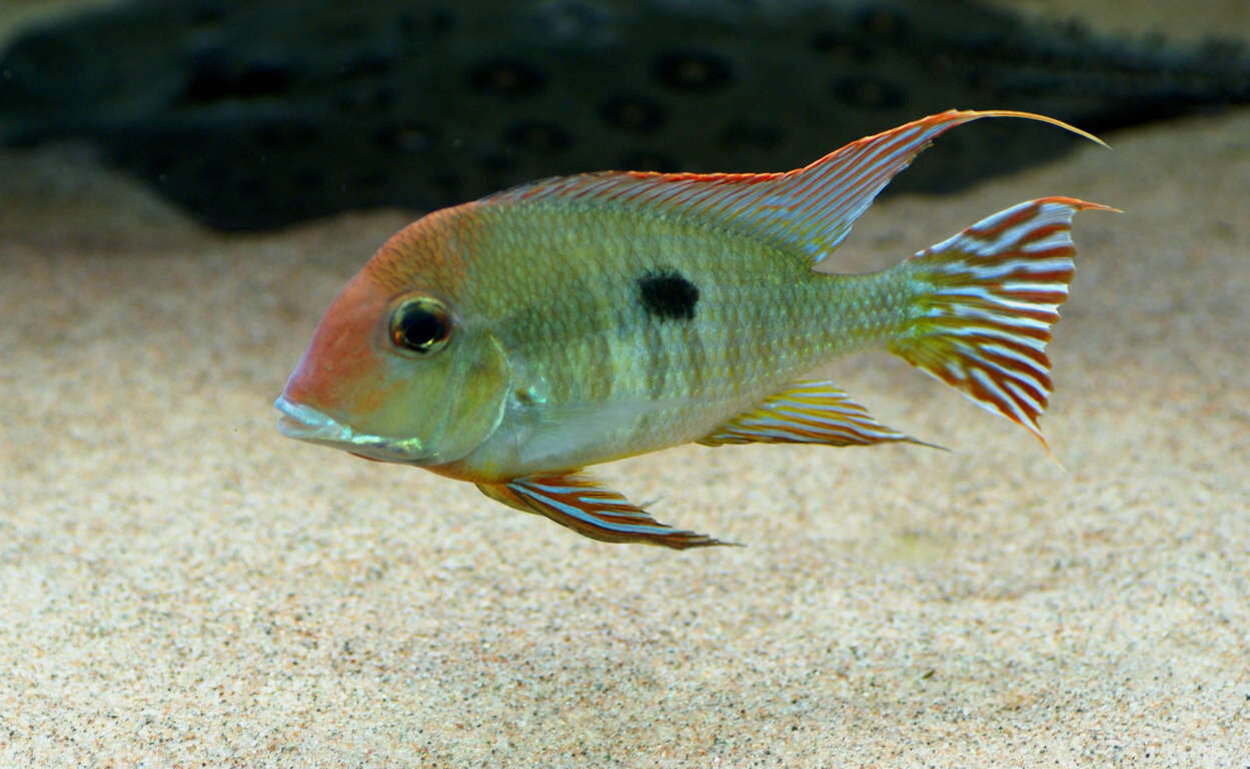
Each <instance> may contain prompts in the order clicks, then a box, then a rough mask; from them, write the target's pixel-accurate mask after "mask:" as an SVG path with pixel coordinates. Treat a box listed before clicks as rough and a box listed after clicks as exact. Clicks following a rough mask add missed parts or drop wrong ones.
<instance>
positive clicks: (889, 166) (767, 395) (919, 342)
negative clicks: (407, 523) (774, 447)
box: [276, 110, 1111, 548]
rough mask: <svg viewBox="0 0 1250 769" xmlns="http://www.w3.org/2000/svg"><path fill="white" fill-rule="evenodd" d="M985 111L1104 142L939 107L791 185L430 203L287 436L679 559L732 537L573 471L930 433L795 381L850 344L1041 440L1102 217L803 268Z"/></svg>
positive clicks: (758, 181) (555, 184) (362, 279)
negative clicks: (686, 448)
mask: <svg viewBox="0 0 1250 769" xmlns="http://www.w3.org/2000/svg"><path fill="white" fill-rule="evenodd" d="M983 117H1025V118H1031V119H1035V120H1042V121H1045V122H1048V123H1052V124H1055V125H1058V126H1061V127H1063V128H1066V129H1068V130H1070V131H1073V132H1075V133H1078V134H1080V135H1082V136H1085V137H1087V138H1090V139H1093V140H1094V141H1098V139H1096V138H1095V137H1093V136H1090V135H1089V134H1087V133H1085V132H1084V131H1081V130H1079V129H1076V128H1073V127H1071V126H1068V125H1066V124H1064V123H1062V122H1060V121H1058V120H1055V119H1053V118H1047V117H1043V116H1040V115H1033V114H1030V113H1023V112H1013V111H984V112H975V111H956V110H950V111H947V112H943V113H941V114H937V115H932V116H930V117H927V118H924V119H921V120H917V121H915V122H912V123H908V124H906V125H903V126H899V127H898V128H895V129H893V130H891V131H886V132H884V133H881V134H877V135H875V136H870V137H867V138H864V139H860V140H859V141H856V142H852V143H851V144H848V145H847V146H845V147H843V148H842V149H839V150H837V151H835V152H833V153H831V154H829V155H827V156H825V157H823V158H821V159H820V160H817V161H816V162H815V163H812V164H811V165H809V166H806V167H804V168H800V169H797V170H794V171H790V172H788V173H766V174H688V173H676V174H661V173H636V172H606V173H593V174H582V175H577V176H569V177H561V178H554V179H547V180H545V181H539V182H535V183H532V184H529V185H525V186H522V187H518V188H514V189H511V190H506V191H504V192H500V193H497V194H495V195H492V196H490V197H487V198H484V199H482V200H478V201H475V202H471V203H465V204H463V205H459V206H455V207H453V208H447V209H443V210H440V211H435V212H434V213H431V214H429V215H428V216H425V217H423V218H421V219H419V220H418V221H416V222H414V223H412V224H410V225H409V226H407V227H405V228H404V229H402V230H400V231H399V232H398V233H396V234H395V235H394V236H393V237H391V239H390V240H388V241H387V242H386V243H385V244H384V245H383V246H382V248H381V249H380V250H379V251H378V252H377V254H375V255H374V257H373V258H372V259H371V260H370V261H369V262H368V263H367V264H366V265H365V267H364V269H362V270H361V271H360V273H359V274H357V275H356V276H355V277H354V278H352V280H351V281H350V282H349V283H348V284H347V285H346V286H345V287H344V288H343V290H342V291H341V292H340V293H339V295H338V297H337V298H335V299H334V301H333V303H332V304H331V305H330V308H329V309H328V310H327V311H326V313H325V316H324V317H323V318H322V319H321V322H320V324H319V325H318V326H317V330H316V332H315V334H314V335H313V339H312V342H311V344H310V345H309V347H308V350H307V352H305V353H304V357H303V359H302V360H301V361H300V363H299V366H298V367H297V368H296V370H295V372H294V373H293V374H292V375H291V378H290V380H289V381H288V382H287V385H286V390H285V391H284V392H283V394H282V396H281V397H280V398H278V401H277V403H276V406H277V408H278V409H279V411H281V412H282V416H281V418H280V421H279V423H278V429H279V430H280V431H281V432H282V433H283V434H284V435H287V436H289V437H292V438H298V439H301V440H306V441H311V442H314V443H322V444H325V445H328V446H334V447H336V448H341V449H344V450H346V451H348V452H351V453H353V454H356V455H359V456H362V457H366V458H370V459H377V460H383V461H387V462H398V463H402V464H410V465H417V466H420V467H425V468H427V469H429V470H433V471H434V472H436V473H440V474H443V475H446V476H450V477H452V478H458V479H461V480H466V481H471V482H473V483H475V484H477V486H478V488H480V489H481V490H482V491H483V492H484V493H485V494H486V495H487V496H489V497H491V498H492V499H495V500H498V501H500V502H503V503H504V504H507V505H510V506H512V507H515V508H518V509H520V510H524V511H526V512H531V513H538V514H541V515H545V516H547V517H549V518H551V519H552V520H554V521H556V522H557V523H559V524H561V525H564V526H567V527H569V528H571V529H574V530H576V531H578V532H580V533H581V534H584V535H586V536H589V537H593V538H595V539H599V540H604V541H609V542H646V543H651V544H658V545H665V546H668V547H674V548H686V547H692V546H699V545H713V544H721V543H720V542H718V541H717V540H714V539H712V538H710V537H708V536H706V535H702V534H696V533H694V532H690V531H682V530H680V529H675V528H673V527H670V526H668V525H665V524H663V523H659V522H657V521H656V520H655V519H654V518H652V517H651V516H650V515H649V514H648V513H647V512H645V511H644V510H643V509H641V508H640V507H638V506H635V505H633V504H631V503H630V502H629V501H627V500H626V499H625V498H624V497H623V496H621V495H620V494H617V493H616V492H614V491H611V490H609V489H607V488H604V487H602V486H601V485H599V484H598V483H596V481H595V480H593V479H592V478H590V477H588V476H586V475H583V474H581V473H580V470H581V468H583V467H585V466H586V465H590V464H595V463H597V462H606V461H609V460H613V459H618V458H621V457H626V456H632V455H635V454H641V453H645V452H649V451H655V450H657V449H662V448H665V447H668V446H674V445H677V444H682V443H687V442H691V441H695V442H698V443H701V444H704V445H708V446H719V445H724V444H734V443H823V444H827V445H831V446H849V445H868V444H874V443H883V442H895V441H908V442H912V443H920V441H916V440H914V439H912V438H910V437H908V436H906V435H904V434H902V433H900V432H896V431H895V430H892V429H890V428H888V427H885V426H883V425H881V424H879V423H877V422H876V421H875V420H874V419H873V418H872V417H871V416H869V414H868V413H867V411H865V410H864V408H863V407H862V406H860V405H859V404H857V403H856V402H855V401H853V400H851V398H850V397H848V396H847V394H846V393H844V392H842V391H841V390H839V389H838V388H837V387H836V386H834V385H833V384H832V383H830V382H825V381H811V380H804V379H802V377H803V375H804V374H806V373H807V372H809V371H811V370H812V369H814V368H816V367H818V366H820V365H821V364H823V363H826V362H827V361H829V360H830V359H831V358H834V357H836V356H838V355H841V354H844V353H848V352H852V351H856V350H863V349H868V348H886V349H889V350H890V351H892V352H893V353H895V354H897V355H899V356H901V357H902V358H903V359H904V360H906V361H907V362H909V363H911V364H912V365H914V366H917V367H919V368H920V369H922V370H923V371H925V372H926V373H928V374H930V375H932V376H934V377H936V378H938V379H941V380H942V381H944V382H946V383H948V384H950V385H952V386H953V387H956V388H958V389H959V390H960V391H961V392H962V393H963V394H964V395H965V396H967V397H968V398H970V399H971V400H973V401H974V402H975V403H977V404H978V405H980V406H982V407H984V408H986V409H988V410H990V411H994V412H997V413H999V414H1001V415H1003V416H1004V417H1006V418H1008V419H1010V420H1012V421H1013V422H1016V423H1017V424H1019V425H1021V426H1022V427H1024V428H1025V429H1027V430H1029V431H1030V432H1032V433H1033V434H1034V435H1036V436H1037V437H1038V438H1039V439H1041V438H1042V435H1041V432H1040V429H1039V428H1038V424H1037V419H1038V417H1039V416H1041V414H1042V412H1044V411H1045V409H1046V404H1047V400H1048V397H1049V395H1050V389H1051V382H1050V377H1049V368H1050V361H1049V359H1048V358H1047V356H1046V352H1045V348H1046V343H1047V342H1048V341H1049V340H1050V338H1051V332H1050V329H1051V325H1052V324H1053V323H1054V322H1055V321H1056V320H1058V317H1059V315H1058V312H1057V310H1058V307H1059V305H1060V304H1061V303H1062V302H1063V301H1064V299H1066V298H1067V292H1068V283H1069V281H1071V279H1072V276H1073V274H1074V266H1073V261H1072V257H1073V255H1074V253H1075V251H1074V248H1073V245H1072V239H1071V236H1070V230H1071V221H1072V217H1073V215H1074V214H1075V213H1076V212H1077V211H1081V210H1085V209H1102V210H1111V209H1107V207H1106V206H1101V205H1097V204H1094V203H1086V202H1084V201H1081V200H1076V199H1073V198H1063V197H1051V198H1041V199H1038V200H1032V201H1028V202H1024V203H1020V204H1018V205H1015V206H1012V207H1011V208H1008V209H1006V210H1004V211H1000V212H999V213H996V214H993V215H992V216H989V217H987V218H985V219H983V220H982V221H980V222H977V223H976V224H974V225H972V226H971V227H968V228H967V229H965V230H964V231H962V232H960V233H958V234H956V235H954V236H953V237H950V238H948V239H946V240H943V241H942V242H940V243H938V244H936V245H934V246H930V247H929V248H926V249H924V250H923V251H920V252H918V253H916V254H915V255H913V256H912V257H910V258H908V259H906V260H904V261H903V262H901V263H900V264H898V265H896V266H894V267H892V268H890V269H886V270H882V271H880V272H876V273H871V274H865V275H835V274H827V273H823V272H817V271H814V270H813V267H814V266H815V265H816V264H817V263H818V262H820V261H821V260H823V259H825V258H826V257H827V256H828V255H829V254H830V252H832V251H833V250H834V249H835V248H836V247H837V246H838V244H839V243H841V242H842V240H843V239H844V238H845V237H846V236H847V233H849V232H850V229H851V225H852V224H853V223H854V221H855V219H856V218H858V217H859V215H860V214H862V213H863V212H864V211H865V210H866V209H867V208H868V206H869V205H870V204H871V203H872V200H873V198H874V197H875V196H876V195H877V193H878V192H880V191H881V189H882V188H883V187H885V185H886V184H887V183H889V181H890V179H891V177H893V176H894V175H895V174H896V173H898V172H899V171H901V170H902V169H903V168H904V167H905V166H906V165H907V164H908V163H909V162H910V161H911V160H912V159H913V158H914V157H915V156H916V154H917V153H919V152H920V151H921V150H922V149H924V147H925V146H927V145H928V144H929V142H931V141H932V140H933V139H934V138H936V137H937V136H939V135H940V134H942V133H943V132H945V131H947V130H948V129H950V128H953V127H954V126H956V125H959V124H961V123H966V122H968V121H971V120H976V119H978V118H983ZM1099 143H1101V142H1099Z"/></svg>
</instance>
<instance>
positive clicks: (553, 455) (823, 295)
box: [376, 199, 914, 478]
mask: <svg viewBox="0 0 1250 769" xmlns="http://www.w3.org/2000/svg"><path fill="white" fill-rule="evenodd" d="M410 230H411V231H410V232H409V231H406V232H405V233H402V234H401V235H400V236H398V238H397V241H400V242H402V241H407V242H410V243H411V244H412V246H413V248H414V249H417V248H419V249H420V250H421V251H424V252H426V253H428V254H429V258H428V259H422V258H421V257H420V256H418V255H417V253H409V252H408V251H407V250H406V249H404V248H403V247H402V246H401V247H400V248H399V249H397V251H396V253H397V254H398V253H402V254H403V258H402V263H403V264H404V265H405V266H409V267H410V268H411V270H412V272H411V273H410V274H409V273H408V272H407V270H404V271H403V272H404V274H403V277H402V280H403V281H405V282H410V281H411V280H412V276H413V275H421V276H422V277H423V279H424V280H425V281H426V282H427V284H428V287H429V288H431V289H433V290H435V291H439V292H444V293H448V294H452V293H453V292H454V294H455V295H456V296H457V297H458V303H457V304H458V307H459V312H460V313H461V314H462V315H463V316H464V318H465V319H466V321H467V322H471V323H475V324H476V323H481V324H483V325H484V326H486V327H488V328H490V329H491V330H492V332H493V333H494V334H495V335H496V336H497V337H498V339H499V342H500V344H501V346H502V348H503V349H504V350H505V351H506V354H507V357H508V360H509V362H510V366H511V371H512V393H511V397H510V403H509V405H508V407H507V408H506V410H505V413H504V417H503V421H502V423H501V424H500V425H499V429H498V430H497V431H496V433H495V434H494V435H493V436H492V437H491V438H490V439H489V440H488V441H486V442H485V443H484V444H483V445H482V446H481V447H480V448H479V449H478V450H477V451H475V452H474V453H473V454H471V455H469V456H467V457H465V458H464V459H463V460H462V461H460V462H457V463H455V465H453V466H451V467H448V468H446V470H447V471H448V472H449V473H451V474H455V475H464V476H468V477H473V478H478V477H482V476H492V477H509V476H511V475H524V474H527V473H531V472H537V471H549V470H553V469H566V468H578V467H582V466H584V465H588V464H594V463H597V462H603V461H607V460H610V459H615V458H619V457H624V456H630V455H633V454H641V453H645V452H649V451H654V450H656V449H659V448H664V447H667V446H673V445H678V444H682V443H687V442H690V441H693V440H697V439H699V438H700V437H702V436H704V435H706V434H707V433H708V432H709V431H711V430H712V429H713V428H714V427H716V426H717V425H719V424H720V423H722V422H724V421H725V420H726V419H728V418H729V417H731V416H733V415H734V414H737V413H739V412H741V411H743V410H744V409H747V408H749V407H753V406H755V405H757V404H758V403H759V402H760V401H762V400H763V399H764V398H765V397H767V396H768V395H770V394H772V393H774V392H776V391H777V390H778V389H779V388H781V387H782V386H783V385H785V384H786V383H788V382H790V381H792V380H794V379H796V378H798V377H799V376H801V375H802V374H804V373H806V372H808V371H810V370H811V369H813V368H815V367H817V366H818V365H820V364H821V363H823V362H827V361H828V360H829V359H831V358H833V357H836V356H837V355H841V354H844V353H847V352H851V351H854V350H859V349H864V348H866V347H872V346H882V345H884V343H886V342H887V341H888V340H890V339H892V338H893V337H894V336H895V335H897V333H898V331H899V329H901V328H903V327H904V326H905V325H906V323H907V321H908V320H909V311H910V310H911V305H912V301H911V300H912V297H913V295H914V290H913V289H912V286H911V283H910V282H909V280H908V278H907V275H906V272H905V271H903V270H899V269H897V268H896V269H892V270H886V271H882V272H878V273H873V274H869V275H829V274H824V273H820V272H816V271H813V269H812V260H811V258H810V257H809V256H807V255H806V254H802V253H797V252H796V251H795V250H794V249H793V248H787V247H786V245H785V244H784V243H779V242H770V241H769V240H768V239H766V238H763V237H759V236H755V235H753V234H752V233H750V232H743V231H735V230H734V229H732V228H730V227H726V226H724V225H721V226H710V225H709V223H707V222H705V221H699V220H692V219H690V218H687V217H683V216H680V215H667V216H655V215H645V213H644V215H639V212H638V211H637V210H636V209H634V210H631V209H628V208H625V207H623V206H621V205H619V204H613V203H604V202H597V201H591V202H580V201H572V202H562V201H553V200H546V199H544V200H539V201H534V202H529V201H520V202H505V203H500V204H497V205H492V204H489V203H473V204H468V205H465V206H459V207H456V208H452V209H447V210H444V211H442V212H440V213H439V214H438V215H437V216H432V217H426V218H425V219H422V220H420V221H419V222H416V223H414V224H413V225H412V227H411V228H410ZM396 245H399V243H398V242H397V244H396ZM427 249H428V251H427ZM451 251H454V253H456V254H457V258H455V259H448V258H447V254H448V253H449V252H451ZM665 273H675V274H677V275H680V276H681V277H682V278H683V279H684V280H685V281H688V283H689V284H690V285H691V286H692V287H693V288H694V289H695V290H696V291H697V293H698V299H697V301H696V302H695V303H694V305H693V307H692V308H691V309H692V312H691V313H690V317H684V316H678V317H665V316H664V315H661V314H657V313H656V312H654V311H652V310H649V309H648V308H647V306H646V304H645V302H644V301H643V300H642V297H641V296H640V293H641V283H642V282H643V281H645V280H646V279H647V276H648V275H657V274H665ZM393 275H394V274H393V273H391V271H390V270H386V269H380V270H379V271H378V274H377V276H376V277H377V279H383V280H385V279H387V278H388V277H391V276H393Z"/></svg>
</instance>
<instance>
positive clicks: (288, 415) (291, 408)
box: [273, 397, 352, 443]
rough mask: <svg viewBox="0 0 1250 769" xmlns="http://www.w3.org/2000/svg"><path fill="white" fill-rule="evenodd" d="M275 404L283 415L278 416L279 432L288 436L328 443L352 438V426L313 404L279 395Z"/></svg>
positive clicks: (345, 441) (344, 441)
mask: <svg viewBox="0 0 1250 769" xmlns="http://www.w3.org/2000/svg"><path fill="white" fill-rule="evenodd" d="M273 405H274V408H276V409H278V411H281V412H282V416H280V417H278V432H280V433H282V434H283V435H285V436H286V437H288V438H296V439H298V440H301V441H325V442H327V443H350V442H351V440H352V429H351V428H350V427H348V426H347V425H345V424H341V423H339V422H336V421H335V420H334V419H333V418H332V417H329V416H326V415H325V414H322V413H321V412H320V411H318V410H316V409H315V408H312V407H311V406H305V405H304V404H302V403H292V402H291V401H289V400H287V399H286V398H285V397H279V398H278V399H277V400H276V401H274V402H273Z"/></svg>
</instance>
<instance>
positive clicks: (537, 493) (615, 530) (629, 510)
mask: <svg viewBox="0 0 1250 769" xmlns="http://www.w3.org/2000/svg"><path fill="white" fill-rule="evenodd" d="M477 487H478V488H479V489H481V490H482V493H483V494H485V495H486V496H488V497H490V498H491V499H493V500H495V501H497V502H502V503H504V504H505V505H508V506H509V507H514V508H516V509H517V510H521V511H524V512H527V513H537V514H539V515H545V516H547V517H548V518H550V519H551V520H553V521H555V522H556V523H558V524H560V525H561V526H567V527H568V528H570V529H573V530H574V531H576V532H577V533H578V534H581V535H582V536H586V537H590V538H591V539H597V540H600V541H601V542H642V543H645V544H649V545H663V546H664V547H671V548H674V549H677V550H684V549H686V548H688V547H705V546H708V545H726V544H732V543H729V542H721V541H719V540H715V539H712V538H711V537H709V536H707V535H706V534H696V533H695V532H693V531H682V530H681V529H674V528H673V527H671V526H669V525H667V524H663V523H660V522H658V521H656V520H655V519H654V518H652V517H651V516H650V515H649V514H647V512H646V511H644V510H642V509H640V508H638V507H636V506H634V505H632V504H630V502H629V501H628V500H627V499H625V498H624V497H622V496H621V495H620V494H618V493H616V492H615V491H612V490H611V489H605V488H603V487H602V486H600V485H599V483H598V482H597V481H595V480H594V479H593V478H590V477H587V476H585V475H531V476H527V477H524V478H515V479H513V480H511V481H508V482H506V483H491V484H487V483H479V484H478V486H477Z"/></svg>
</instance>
